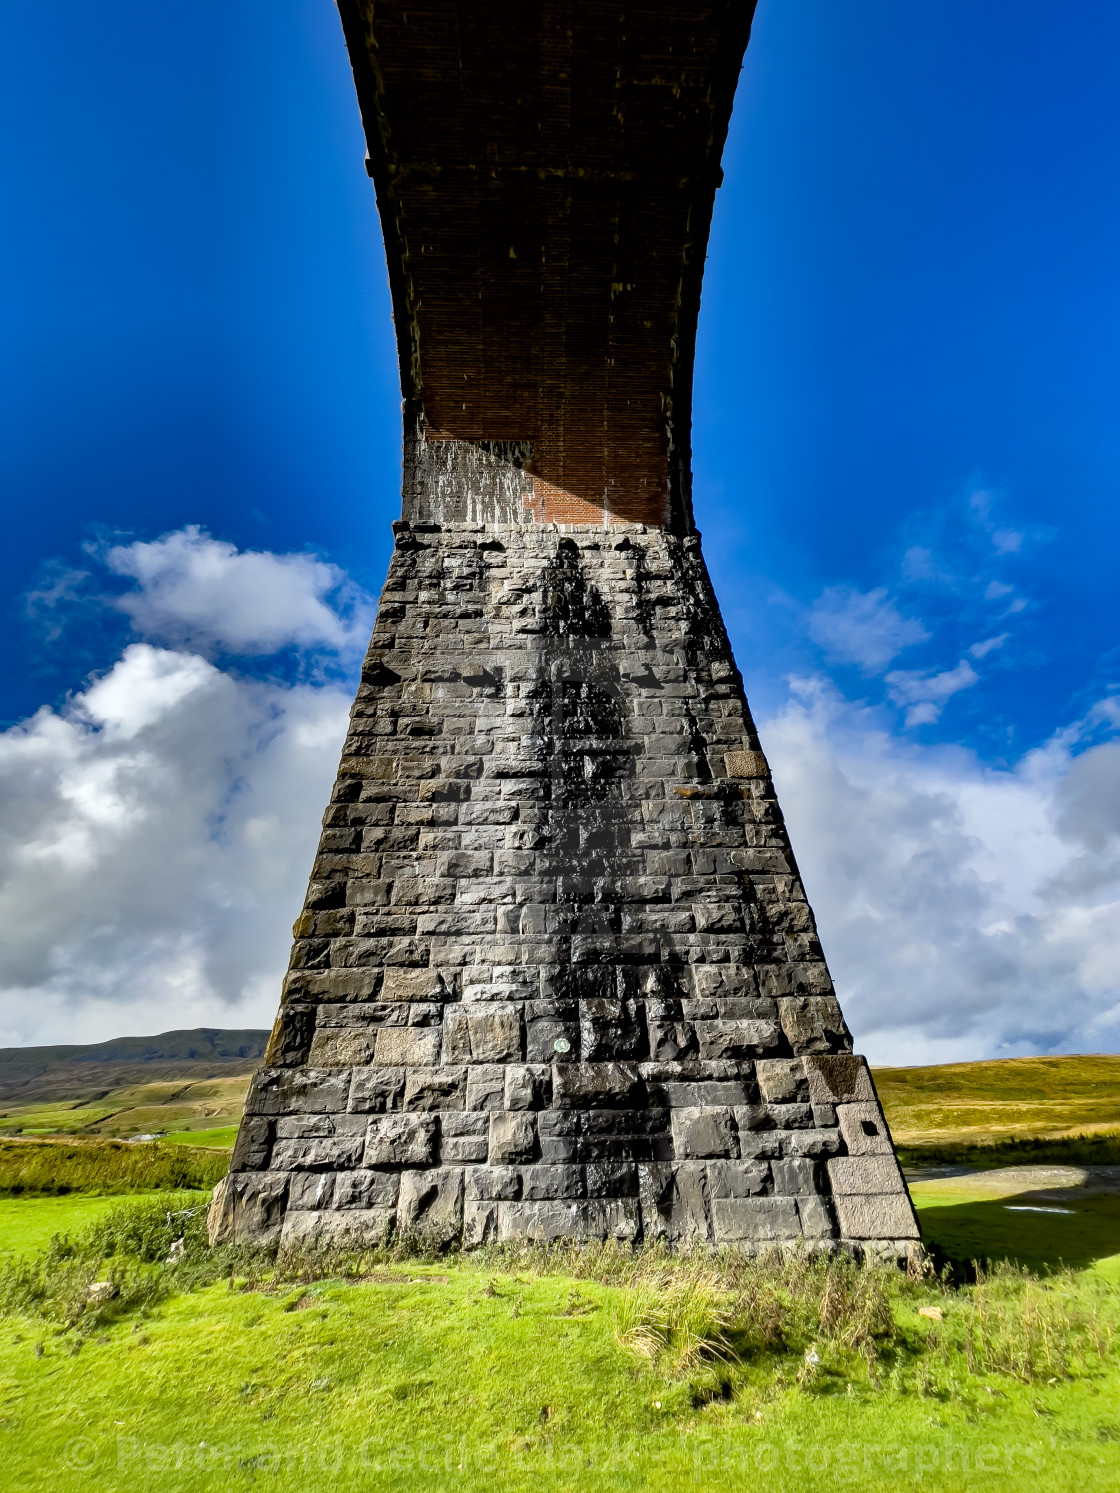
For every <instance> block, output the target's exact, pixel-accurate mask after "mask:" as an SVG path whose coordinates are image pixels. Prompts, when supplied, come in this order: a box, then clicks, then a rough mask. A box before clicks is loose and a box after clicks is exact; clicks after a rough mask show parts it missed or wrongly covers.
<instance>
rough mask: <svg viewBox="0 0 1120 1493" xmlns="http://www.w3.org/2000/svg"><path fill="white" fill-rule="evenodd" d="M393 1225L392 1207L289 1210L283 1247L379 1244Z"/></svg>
mask: <svg viewBox="0 0 1120 1493" xmlns="http://www.w3.org/2000/svg"><path fill="white" fill-rule="evenodd" d="M392 1227H393V1210H392V1209H391V1208H350V1209H347V1210H346V1211H345V1212H342V1213H339V1212H334V1211H322V1210H320V1211H316V1212H300V1211H298V1210H294V1209H292V1210H289V1212H288V1213H287V1215H286V1216H285V1218H284V1228H283V1233H282V1234H281V1236H280V1247H281V1249H297V1248H303V1249H307V1248H314V1249H331V1248H336V1247H339V1246H346V1245H349V1246H352V1247H355V1248H359V1247H363V1246H376V1245H379V1244H382V1243H384V1241H385V1240H386V1239H387V1238H388V1235H389V1232H390V1230H391V1229H392Z"/></svg>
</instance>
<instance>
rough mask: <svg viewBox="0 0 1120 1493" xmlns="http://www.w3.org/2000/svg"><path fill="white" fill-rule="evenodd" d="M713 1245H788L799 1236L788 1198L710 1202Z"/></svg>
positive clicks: (794, 1209)
mask: <svg viewBox="0 0 1120 1493" xmlns="http://www.w3.org/2000/svg"><path fill="white" fill-rule="evenodd" d="M712 1223H713V1225H714V1228H715V1240H716V1243H717V1244H783V1243H785V1244H788V1243H791V1242H793V1241H796V1240H797V1239H798V1238H799V1237H800V1235H801V1221H800V1219H799V1217H798V1213H797V1204H796V1203H795V1202H794V1201H793V1199H792V1198H756V1197H751V1198H741V1197H730V1198H716V1197H714V1198H713V1199H712Z"/></svg>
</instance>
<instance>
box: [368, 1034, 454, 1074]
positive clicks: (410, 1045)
mask: <svg viewBox="0 0 1120 1493" xmlns="http://www.w3.org/2000/svg"><path fill="white" fill-rule="evenodd" d="M439 1049H440V1028H439V1027H424V1026H394V1027H382V1029H381V1030H380V1031H379V1032H378V1034H377V1049H376V1052H377V1062H378V1063H379V1064H383V1065H384V1066H385V1067H390V1068H391V1067H398V1068H432V1067H435V1065H436V1064H437V1063H438V1062H439Z"/></svg>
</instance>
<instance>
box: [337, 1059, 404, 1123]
mask: <svg viewBox="0 0 1120 1493" xmlns="http://www.w3.org/2000/svg"><path fill="white" fill-rule="evenodd" d="M404 1073H405V1070H404V1069H403V1068H359V1069H358V1071H357V1072H356V1073H355V1074H354V1077H353V1079H352V1081H351V1084H350V1108H351V1110H352V1111H353V1112H354V1113H355V1114H370V1115H381V1114H386V1113H388V1111H389V1110H392V1109H399V1108H400V1107H401V1096H402V1095H403V1094H404Z"/></svg>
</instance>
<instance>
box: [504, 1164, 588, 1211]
mask: <svg viewBox="0 0 1120 1493" xmlns="http://www.w3.org/2000/svg"><path fill="white" fill-rule="evenodd" d="M584 1195H585V1190H584V1176H583V1168H582V1167H580V1166H546V1165H537V1166H526V1167H523V1168H522V1170H521V1196H522V1197H523V1198H524V1199H526V1201H528V1202H540V1201H542V1200H543V1199H547V1198H565V1199H568V1198H582V1197H583V1196H584ZM509 1196H510V1197H516V1196H517V1194H516V1193H510V1194H509Z"/></svg>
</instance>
